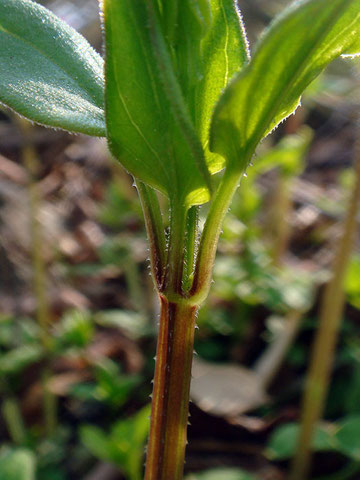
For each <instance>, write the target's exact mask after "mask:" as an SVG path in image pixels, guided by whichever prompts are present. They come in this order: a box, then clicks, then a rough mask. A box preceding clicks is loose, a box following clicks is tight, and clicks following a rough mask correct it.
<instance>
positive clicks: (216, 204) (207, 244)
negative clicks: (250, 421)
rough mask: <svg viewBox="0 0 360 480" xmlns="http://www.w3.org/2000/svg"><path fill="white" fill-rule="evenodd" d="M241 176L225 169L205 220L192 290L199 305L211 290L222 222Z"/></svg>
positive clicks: (192, 294) (191, 292)
mask: <svg viewBox="0 0 360 480" xmlns="http://www.w3.org/2000/svg"><path fill="white" fill-rule="evenodd" d="M240 177H241V174H239V172H237V171H234V170H225V173H224V176H223V178H222V180H221V183H220V186H219V188H218V190H217V192H216V195H215V198H214V200H213V202H212V204H211V207H210V210H209V214H208V216H207V219H206V222H205V226H204V230H203V233H202V236H201V241H200V248H199V253H198V257H197V262H196V267H195V274H194V282H193V285H192V288H191V291H190V294H191V296H192V297H193V298H194V299H196V303H197V304H198V305H200V304H201V303H202V302H203V301H204V300H205V299H206V297H207V295H208V293H209V290H210V285H211V280H212V270H213V265H214V261H215V255H216V249H217V244H218V240H219V237H220V233H221V228H222V224H223V221H224V218H225V215H226V213H227V211H228V209H229V206H230V203H231V200H232V198H233V196H234V193H235V191H236V189H237V187H238V185H239V180H240Z"/></svg>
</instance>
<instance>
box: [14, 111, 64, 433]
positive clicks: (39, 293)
mask: <svg viewBox="0 0 360 480" xmlns="http://www.w3.org/2000/svg"><path fill="white" fill-rule="evenodd" d="M17 121H18V124H19V126H20V129H21V132H22V134H23V138H24V145H23V149H22V154H23V159H24V164H25V167H26V169H27V171H28V173H29V185H28V191H29V205H30V229H31V232H30V233H31V241H32V263H33V275H34V293H35V297H36V318H37V321H38V324H39V326H40V330H41V333H40V335H41V342H42V345H43V348H44V350H45V351H46V353H47V359H46V365H45V367H44V369H43V372H42V387H43V407H44V422H45V428H46V432H47V434H49V435H51V434H52V433H53V432H54V430H55V428H56V425H57V398H56V396H55V395H54V394H53V393H52V392H51V391H50V388H49V380H50V377H51V370H50V367H49V361H50V359H51V354H52V352H51V345H52V339H51V335H50V332H49V318H50V314H49V306H48V301H47V298H46V274H45V261H44V257H43V246H42V231H41V225H40V222H39V219H38V214H39V210H40V208H39V204H40V199H39V193H38V188H37V184H36V176H37V173H38V160H37V156H36V152H35V149H34V147H33V144H32V141H31V129H32V126H31V124H30V123H29V122H28V121H26V120H23V119H17Z"/></svg>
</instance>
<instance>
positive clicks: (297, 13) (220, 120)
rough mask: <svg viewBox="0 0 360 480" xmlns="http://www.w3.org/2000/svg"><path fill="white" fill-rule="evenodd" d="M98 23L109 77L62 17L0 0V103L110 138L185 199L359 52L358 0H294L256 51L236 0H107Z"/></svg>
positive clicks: (137, 166) (145, 174)
mask: <svg viewBox="0 0 360 480" xmlns="http://www.w3.org/2000/svg"><path fill="white" fill-rule="evenodd" d="M103 22H104V32H105V81H104V73H103V70H104V68H103V60H102V58H101V57H100V56H99V55H98V54H97V53H95V51H94V50H93V49H92V48H91V47H90V45H89V44H88V43H87V41H86V40H85V39H84V38H83V37H82V36H81V35H79V34H78V33H77V32H76V31H74V30H73V29H72V28H71V27H69V26H68V25H67V24H66V23H64V22H63V21H61V20H59V19H58V18H57V17H56V16H54V15H53V14H52V13H51V12H49V11H48V10H47V9H45V8H44V7H42V6H40V5H39V4H37V3H35V2H33V1H32V0H0V67H1V75H0V101H1V102H2V103H4V104H5V105H7V106H9V107H11V108H12V109H14V110H15V111H16V112H18V113H20V114H22V115H24V116H25V117H27V118H29V119H30V120H33V121H35V122H38V123H40V124H43V125H46V126H50V127H59V128H63V129H65V130H69V131H71V132H77V133H86V134H88V135H94V136H106V137H107V139H108V142H109V145H110V149H111V151H112V153H113V154H114V155H115V157H117V158H118V159H119V160H120V162H121V163H122V164H123V165H124V166H125V167H126V168H127V169H128V170H129V171H130V172H131V173H132V174H133V175H134V176H135V177H136V178H138V179H140V180H141V181H143V182H144V183H146V184H148V185H150V186H151V187H153V188H156V189H158V190H160V191H161V192H163V193H164V194H166V195H167V196H168V197H169V198H170V201H172V200H174V199H176V200H177V201H178V202H181V203H182V204H186V205H187V206H190V205H195V204H201V203H204V202H206V201H207V200H208V199H209V196H210V193H209V192H210V175H211V174H213V173H216V172H218V171H219V170H221V169H222V168H223V167H224V164H225V163H226V166H227V168H232V169H234V170H237V172H238V174H239V176H240V175H241V173H242V172H243V171H244V170H245V168H246V167H247V165H248V163H249V161H250V159H251V156H252V155H253V152H254V150H255V148H256V145H257V144H258V143H259V141H260V140H261V139H262V138H263V137H264V136H265V135H267V134H268V133H269V132H270V131H271V130H272V129H274V128H275V127H276V126H277V125H278V124H279V123H280V122H281V121H282V120H284V119H285V118H286V117H288V116H289V115H290V114H291V113H293V112H294V110H295V109H296V107H297V106H298V104H299V101H300V96H301V94H302V92H303V91H304V89H305V88H306V87H307V86H308V85H309V83H310V82H311V81H312V80H314V78H315V77H316V76H318V75H319V73H321V71H322V70H323V69H324V68H325V67H326V66H327V65H328V64H329V63H330V62H331V61H332V60H334V59H335V58H336V57H338V56H340V55H350V56H351V55H356V54H359V52H360V0H331V2H330V1H329V0H300V1H295V2H293V3H292V4H291V5H290V7H288V8H287V9H285V10H284V11H283V13H282V14H281V15H279V16H278V17H277V18H276V19H275V21H274V22H273V23H272V24H271V25H270V27H269V28H268V29H267V30H266V32H265V34H264V35H263V36H262V37H261V39H260V41H259V42H258V44H257V46H256V49H255V53H254V55H253V57H252V59H250V56H249V52H248V48H247V43H246V36H245V30H244V26H243V23H242V21H241V17H240V13H239V11H238V9H237V7H236V1H235V0H182V1H181V2H179V0H103ZM230 80H231V81H230ZM104 104H105V105H104Z"/></svg>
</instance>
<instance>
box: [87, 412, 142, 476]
mask: <svg viewBox="0 0 360 480" xmlns="http://www.w3.org/2000/svg"><path fill="white" fill-rule="evenodd" d="M150 410H151V406H150V405H147V406H145V407H144V408H142V409H141V410H140V411H139V412H137V413H136V414H135V415H134V416H132V417H130V418H127V419H125V420H119V421H118V422H116V423H115V425H114V427H113V428H112V430H111V432H110V434H109V433H107V434H105V433H104V432H103V431H102V430H101V429H99V428H97V427H93V426H91V425H87V426H82V427H81V428H80V437H81V441H82V442H83V443H84V445H85V446H86V447H87V448H88V449H89V450H90V451H91V452H92V453H93V454H94V455H95V456H96V457H98V458H100V459H101V460H107V461H111V462H113V463H114V464H115V465H118V466H119V467H120V468H121V469H122V470H123V471H124V472H126V473H127V475H128V478H129V479H139V478H141V475H140V472H141V469H142V463H143V456H144V443H145V440H146V437H147V435H148V431H149V427H150V421H149V415H150Z"/></svg>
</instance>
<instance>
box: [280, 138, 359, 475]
mask: <svg viewBox="0 0 360 480" xmlns="http://www.w3.org/2000/svg"><path fill="white" fill-rule="evenodd" d="M355 177H356V179H355V185H354V188H353V192H352V195H351V199H350V203H349V206H348V209H347V215H346V219H345V222H344V227H343V233H342V238H341V239H340V242H339V245H338V249H337V253H336V256H335V260H334V265H333V276H332V279H331V280H330V282H329V283H328V285H327V287H326V289H325V292H324V296H323V300H322V305H321V310H320V323H319V328H318V331H317V333H316V337H315V341H314V346H313V351H312V356H311V362H310V368H309V372H308V376H307V381H306V388H305V394H304V400H303V410H302V419H301V428H300V434H299V439H298V447H297V450H296V455H295V458H294V461H293V464H292V468H291V472H290V476H289V480H304V479H306V478H308V472H309V469H310V460H311V443H312V438H313V433H314V429H315V425H316V423H317V421H318V420H319V419H320V418H321V416H322V414H323V411H324V405H325V400H326V395H327V392H328V388H329V383H330V375H331V367H332V363H333V359H334V355H335V347H336V340H337V337H338V333H339V328H340V325H341V320H342V313H343V308H344V290H343V284H344V277H345V274H346V269H347V266H348V263H349V259H350V254H351V250H352V245H353V240H354V233H355V230H356V214H357V211H358V205H359V202H360V142H358V144H357V147H356V164H355Z"/></svg>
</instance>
